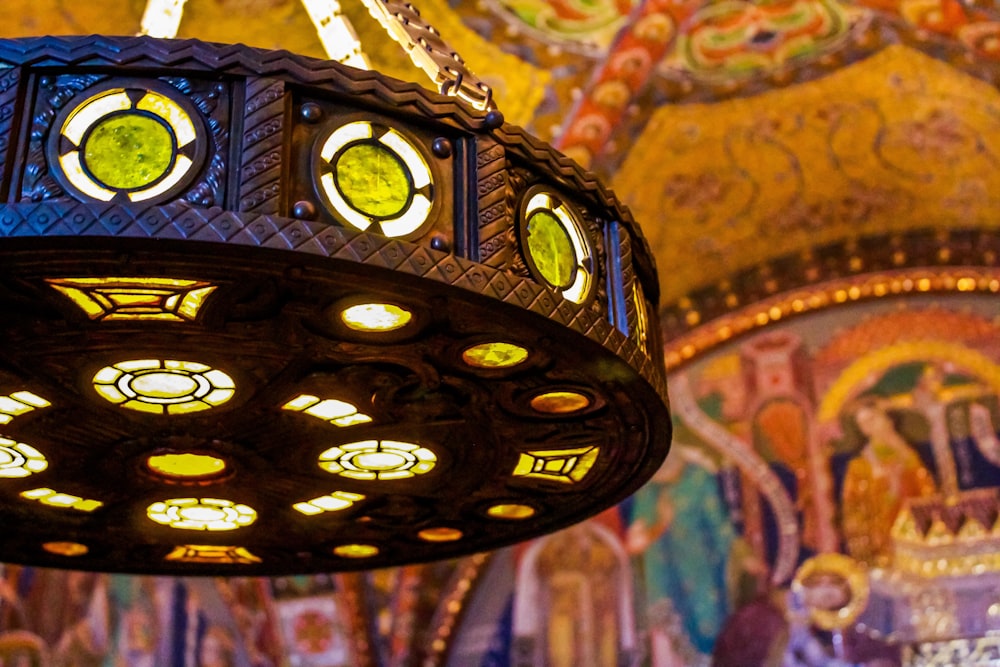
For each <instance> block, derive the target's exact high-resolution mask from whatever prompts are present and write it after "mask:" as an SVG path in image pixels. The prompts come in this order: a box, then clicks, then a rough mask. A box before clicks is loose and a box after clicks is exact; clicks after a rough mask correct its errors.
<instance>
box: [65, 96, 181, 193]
mask: <svg viewBox="0 0 1000 667" xmlns="http://www.w3.org/2000/svg"><path fill="white" fill-rule="evenodd" d="M59 134H60V138H61V140H62V145H61V147H60V155H59V166H60V168H61V169H62V173H63V175H64V176H65V178H66V180H67V181H69V183H70V184H71V185H72V186H73V187H75V188H76V189H77V190H79V191H80V192H81V193H83V194H85V195H87V196H89V197H92V198H94V199H98V200H101V201H111V200H112V199H115V197H117V196H122V197H123V198H125V199H127V200H129V201H133V202H140V201H146V200H148V199H152V198H154V197H158V196H160V195H162V194H164V193H165V192H167V191H169V190H170V189H171V188H173V187H174V186H175V185H177V184H178V183H179V182H180V181H181V180H182V179H183V178H184V177H185V176H186V175H187V174H188V173H189V172H190V171H191V168H192V167H193V166H194V161H193V155H194V148H195V138H196V136H197V131H196V129H195V125H194V121H193V120H192V119H191V117H190V115H188V113H187V112H186V111H185V110H184V109H183V107H181V105H180V104H178V103H177V102H176V101H174V100H172V99H171V98H170V97H168V96H167V95H163V94H161V93H157V92H153V91H150V90H140V89H129V90H125V89H122V88H115V89H112V90H106V91H104V92H102V93H100V94H99V95H96V96H94V97H91V98H90V99H88V100H87V101H85V102H83V103H82V104H80V105H79V106H78V107H76V108H75V109H74V110H73V111H72V113H70V115H69V116H68V117H67V119H66V121H65V122H64V123H63V126H62V128H60V132H59Z"/></svg>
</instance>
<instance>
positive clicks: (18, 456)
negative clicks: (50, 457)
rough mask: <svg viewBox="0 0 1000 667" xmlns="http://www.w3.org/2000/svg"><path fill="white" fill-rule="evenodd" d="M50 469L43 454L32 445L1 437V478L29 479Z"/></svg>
mask: <svg viewBox="0 0 1000 667" xmlns="http://www.w3.org/2000/svg"><path fill="white" fill-rule="evenodd" d="M48 467H49V463H48V461H46V460H45V457H44V456H43V455H42V453H41V452H40V451H38V450H37V449H35V448H34V447H32V446H31V445H26V444H24V443H23V442H16V441H14V440H11V439H9V438H4V437H2V436H0V477H5V478H8V479H10V478H18V477H27V476H28V475H32V474H34V473H36V472H41V471H43V470H45V469H46V468H48Z"/></svg>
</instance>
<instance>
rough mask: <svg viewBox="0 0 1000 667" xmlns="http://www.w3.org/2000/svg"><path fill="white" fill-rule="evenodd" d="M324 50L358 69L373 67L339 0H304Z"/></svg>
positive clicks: (331, 56)
mask: <svg viewBox="0 0 1000 667" xmlns="http://www.w3.org/2000/svg"><path fill="white" fill-rule="evenodd" d="M302 6H303V7H305V9H306V12H307V13H308V14H309V18H310V19H312V22H313V25H314V26H316V33H317V34H318V35H319V41H320V43H321V44H322V45H323V50H325V51H326V55H327V56H329V58H330V59H331V60H336V61H337V62H339V63H343V64H344V65H350V66H351V67H356V68H358V69H371V63H370V62H368V57H367V56H365V54H364V52H362V50H361V42H360V41H359V40H358V34H357V33H356V32H355V31H354V26H352V25H351V22H350V21H349V20H348V18H347V17H346V16H344V15H343V14H342V13H341V7H340V3H339V2H337V0H302Z"/></svg>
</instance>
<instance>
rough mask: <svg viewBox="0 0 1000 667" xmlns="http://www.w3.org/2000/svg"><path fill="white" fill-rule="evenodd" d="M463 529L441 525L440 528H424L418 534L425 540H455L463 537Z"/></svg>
mask: <svg viewBox="0 0 1000 667" xmlns="http://www.w3.org/2000/svg"><path fill="white" fill-rule="evenodd" d="M462 535H463V533H462V531H460V530H459V529H458V528H448V527H446V526H441V527H438V528H424V529H423V530H421V531H420V532H419V533H417V536H418V537H419V538H420V539H422V540H424V541H425V542H454V541H455V540H460V539H462Z"/></svg>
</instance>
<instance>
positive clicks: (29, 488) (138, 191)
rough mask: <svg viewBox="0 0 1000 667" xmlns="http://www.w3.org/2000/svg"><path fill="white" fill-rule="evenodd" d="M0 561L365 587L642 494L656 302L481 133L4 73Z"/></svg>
mask: <svg viewBox="0 0 1000 667" xmlns="http://www.w3.org/2000/svg"><path fill="white" fill-rule="evenodd" d="M0 168H2V173H0V313H2V317H0V331H2V336H3V338H2V341H3V343H2V345H0V512H2V515H3V525H4V539H3V540H2V541H0V560H2V561H10V562H22V563H33V564H38V565H45V566H55V567H73V568H79V569H92V570H107V571H121V572H143V573H173V574H280V573H296V572H312V571H335V570H346V569H357V568H368V567H378V566H385V565H393V564H400V563H406V562H413V561H421V560H429V559H434V558H442V557H450V556H456V555H460V554H465V553H471V552H476V551H482V550H486V549H490V548H494V547H497V546H502V545H505V544H509V543H512V542H515V541H517V540H520V539H524V538H528V537H531V536H534V535H538V534H540V533H544V532H549V531H553V530H556V529H558V528H560V527H563V526H566V525H568V524H570V523H573V522H576V521H580V520H582V519H584V518H585V517H587V516H589V515H592V514H594V513H596V512H598V511H600V510H601V509H603V508H606V507H608V506H610V505H612V504H613V503H615V502H617V501H619V500H621V499H622V498H624V497H625V496H626V495H627V494H628V493H630V492H631V491H633V490H635V489H636V488H637V487H638V486H639V485H640V484H641V483H642V482H643V481H645V480H646V479H647V478H648V477H649V476H650V475H651V474H652V473H653V472H654V471H655V470H656V469H657V467H658V466H659V465H660V463H661V462H662V460H663V457H664V456H665V455H666V452H667V449H668V447H669V441H670V418H669V413H668V409H667V398H666V387H665V379H664V371H663V364H662V359H661V344H660V334H659V325H658V322H657V318H656V317H655V312H656V301H657V298H658V297H657V294H656V285H657V282H656V275H655V270H654V268H653V266H652V261H651V258H650V254H649V251H648V248H647V247H646V244H645V241H644V239H643V237H642V236H641V233H640V231H639V230H638V228H637V227H636V225H635V224H634V223H633V222H632V220H631V217H630V215H629V213H628V211H627V210H626V209H624V208H623V207H622V206H621V205H620V204H619V203H618V202H617V201H616V200H615V199H614V197H613V195H611V194H610V192H608V191H607V190H606V189H605V188H604V187H603V186H602V185H601V184H600V183H599V182H598V181H597V180H596V179H595V178H594V177H593V176H591V175H589V174H588V173H586V172H584V171H582V170H581V169H579V168H578V167H577V166H575V165H574V164H573V163H572V162H571V161H570V160H568V159H567V158H565V157H562V156H560V155H559V154H558V153H556V152H555V151H553V150H552V149H551V148H549V147H548V146H546V145H545V144H543V143H541V142H539V141H537V140H535V139H533V138H532V137H530V136H529V135H527V134H525V133H524V132H523V131H522V130H520V129H518V128H515V127H511V126H506V125H503V123H502V117H501V116H500V115H499V114H498V113H497V112H489V113H481V112H477V111H473V110H471V109H469V108H467V107H465V106H463V105H462V104H460V103H458V102H456V101H454V100H453V99H449V98H447V97H444V96H441V95H438V94H435V93H431V92H428V91H426V90H424V89H422V88H420V87H418V86H416V85H414V84H405V83H402V82H399V81H395V80H392V79H388V78H386V77H384V76H382V75H379V74H377V73H373V72H367V71H360V70H353V69H351V68H349V67H345V66H341V65H339V64H337V63H329V62H323V61H316V60H311V59H307V58H302V57H299V56H294V55H291V54H289V53H286V52H263V51H258V50H254V49H250V48H247V47H243V46H219V45H210V44H205V43H201V42H196V41H159V40H155V39H151V38H104V37H85V38H38V39H28V40H0Z"/></svg>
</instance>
